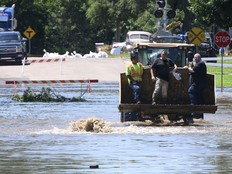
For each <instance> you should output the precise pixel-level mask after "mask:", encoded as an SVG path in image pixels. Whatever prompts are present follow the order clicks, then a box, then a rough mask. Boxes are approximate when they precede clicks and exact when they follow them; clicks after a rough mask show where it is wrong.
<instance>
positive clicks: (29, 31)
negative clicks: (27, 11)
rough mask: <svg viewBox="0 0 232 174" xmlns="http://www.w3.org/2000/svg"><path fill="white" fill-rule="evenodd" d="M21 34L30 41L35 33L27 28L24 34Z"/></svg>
mask: <svg viewBox="0 0 232 174" xmlns="http://www.w3.org/2000/svg"><path fill="white" fill-rule="evenodd" d="M23 34H24V35H25V36H26V37H27V38H28V39H29V40H30V39H31V38H32V37H33V36H34V35H35V34H36V32H35V31H34V30H33V29H32V28H31V27H30V26H29V27H28V28H27V29H26V30H25V31H24V32H23Z"/></svg>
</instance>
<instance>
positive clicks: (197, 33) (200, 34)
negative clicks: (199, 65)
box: [188, 27, 205, 45]
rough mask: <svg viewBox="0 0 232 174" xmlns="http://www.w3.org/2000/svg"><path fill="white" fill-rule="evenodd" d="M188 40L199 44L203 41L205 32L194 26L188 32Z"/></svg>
mask: <svg viewBox="0 0 232 174" xmlns="http://www.w3.org/2000/svg"><path fill="white" fill-rule="evenodd" d="M188 40H189V41H190V42H191V43H192V44H195V45H200V44H201V43H202V42H204V41H205V32H204V31H203V30H202V29H201V28H199V27H194V28H192V30H191V31H189V32H188Z"/></svg>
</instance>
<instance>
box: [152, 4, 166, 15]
mask: <svg viewBox="0 0 232 174" xmlns="http://www.w3.org/2000/svg"><path fill="white" fill-rule="evenodd" d="M165 6H166V2H165V0H156V7H157V10H156V11H155V13H154V15H155V17H156V18H162V17H163V14H164V13H163V10H162V9H163V8H164V7H165Z"/></svg>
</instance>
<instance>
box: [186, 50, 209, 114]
mask: <svg viewBox="0 0 232 174" xmlns="http://www.w3.org/2000/svg"><path fill="white" fill-rule="evenodd" d="M193 60H194V61H195V65H194V67H193V68H190V67H187V66H185V67H184V68H186V69H188V71H189V73H190V83H191V84H190V87H189V89H188V94H189V98H190V104H191V105H202V104H204V96H203V92H204V89H205V87H206V85H207V67H206V64H205V62H204V61H202V59H201V55H200V54H199V53H196V54H195V55H194V57H193ZM192 117H193V118H203V114H196V113H192Z"/></svg>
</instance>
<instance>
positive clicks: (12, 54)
mask: <svg viewBox="0 0 232 174" xmlns="http://www.w3.org/2000/svg"><path fill="white" fill-rule="evenodd" d="M26 41H27V39H26V38H24V37H22V36H21V34H20V32H18V31H4V32H0V60H8V59H10V60H12V59H13V60H15V61H21V60H22V59H24V58H25V59H26V58H27V51H26Z"/></svg>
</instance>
